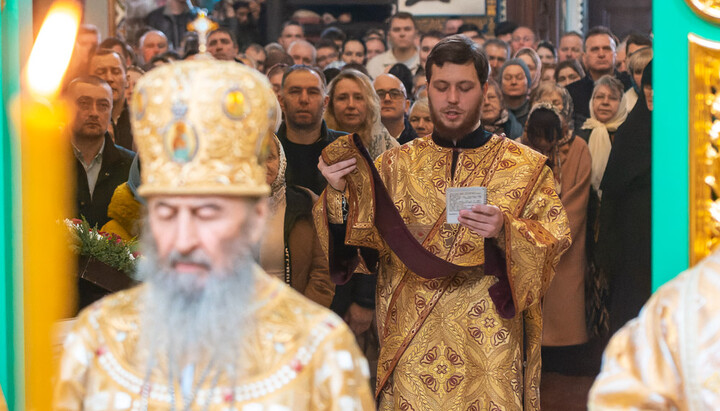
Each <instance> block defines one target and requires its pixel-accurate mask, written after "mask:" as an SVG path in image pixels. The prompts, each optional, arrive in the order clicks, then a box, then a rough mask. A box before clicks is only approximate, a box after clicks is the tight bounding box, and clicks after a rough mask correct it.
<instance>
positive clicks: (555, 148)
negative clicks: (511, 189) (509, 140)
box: [522, 101, 568, 195]
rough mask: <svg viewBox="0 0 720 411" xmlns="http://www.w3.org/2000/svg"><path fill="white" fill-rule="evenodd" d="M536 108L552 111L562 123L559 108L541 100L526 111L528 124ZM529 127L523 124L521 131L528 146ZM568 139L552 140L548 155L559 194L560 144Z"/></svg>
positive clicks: (524, 142) (529, 144)
mask: <svg viewBox="0 0 720 411" xmlns="http://www.w3.org/2000/svg"><path fill="white" fill-rule="evenodd" d="M538 109H545V110H549V111H551V112H552V113H554V114H555V115H556V116H557V119H558V120H559V121H560V124H561V125H562V124H563V114H562V113H561V112H560V110H558V109H557V107H555V106H554V105H553V104H551V103H549V102H546V101H541V102H539V103H535V104H534V105H533V106H532V108H531V109H530V113H528V124H529V123H530V120H531V119H532V115H533V113H534V112H535V111H536V110H538ZM528 128H529V127H527V124H526V125H525V133H523V139H522V142H523V144H526V145H528V146H530V147H532V143H531V141H530V138H529V137H528V136H527V130H528ZM567 139H568V135H567V134H566V135H565V136H563V137H561V138H560V139H556V140H553V142H552V149H551V150H552V154H551V155H550V156H549V157H548V166H550V168H551V169H552V171H553V176H554V177H555V191H556V192H557V193H558V195H560V192H561V189H562V162H561V161H560V154H559V152H560V146H562V145H563V144H565V143H566V142H567V141H566V140H567ZM564 141H565V142H564Z"/></svg>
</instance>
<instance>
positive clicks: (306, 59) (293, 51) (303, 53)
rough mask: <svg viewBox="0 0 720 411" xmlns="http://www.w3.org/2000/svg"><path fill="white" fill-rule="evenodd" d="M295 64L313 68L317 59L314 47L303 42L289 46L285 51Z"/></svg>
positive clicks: (298, 41)
mask: <svg viewBox="0 0 720 411" xmlns="http://www.w3.org/2000/svg"><path fill="white" fill-rule="evenodd" d="M287 52H288V54H289V55H290V57H292V59H293V62H294V63H295V64H304V65H306V66H314V65H315V59H316V57H317V50H315V47H314V46H313V45H312V44H310V43H309V42H307V41H305V40H296V41H294V42H292V43H291V44H290V47H288V50H287Z"/></svg>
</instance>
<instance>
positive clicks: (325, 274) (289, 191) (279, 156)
mask: <svg viewBox="0 0 720 411" xmlns="http://www.w3.org/2000/svg"><path fill="white" fill-rule="evenodd" d="M286 167H287V161H286V160H285V153H284V151H283V149H282V145H281V144H280V141H279V140H278V139H277V137H274V136H273V138H272V142H271V143H270V153H269V156H268V159H267V177H266V181H267V183H268V184H270V189H271V193H270V198H269V202H270V216H269V218H268V223H267V227H266V230H265V234H264V237H263V240H262V242H261V245H260V250H259V256H258V257H259V258H258V261H259V263H260V265H261V266H262V268H263V269H264V270H265V272H267V273H268V274H270V275H272V276H275V277H277V278H278V279H280V280H281V281H283V282H285V283H286V284H288V285H289V286H291V287H292V288H294V289H295V290H296V291H298V292H300V293H301V294H303V295H305V297H307V298H309V299H310V300H312V301H314V302H316V303H318V304H320V305H323V306H325V307H329V306H330V302H331V301H332V299H333V295H334V292H335V286H334V285H333V283H332V281H331V280H330V273H329V271H328V267H327V260H326V259H325V255H324V254H323V251H322V248H321V247H320V242H319V240H318V238H317V234H316V233H315V226H314V224H313V221H312V206H313V202H314V200H315V199H316V196H315V195H314V194H313V193H312V192H311V191H310V190H308V189H305V188H302V187H297V186H290V187H287V186H286V184H285V169H286Z"/></svg>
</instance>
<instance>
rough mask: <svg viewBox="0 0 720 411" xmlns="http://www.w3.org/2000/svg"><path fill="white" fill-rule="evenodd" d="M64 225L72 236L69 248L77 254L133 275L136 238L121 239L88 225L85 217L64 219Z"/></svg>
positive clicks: (136, 253)
mask: <svg viewBox="0 0 720 411" xmlns="http://www.w3.org/2000/svg"><path fill="white" fill-rule="evenodd" d="M65 225H66V226H67V227H68V229H69V230H70V235H71V236H72V243H71V248H72V249H73V250H74V251H75V252H77V253H78V254H79V255H82V256H87V257H89V258H94V259H96V260H98V261H100V262H103V263H105V264H107V265H108V266H110V267H112V268H114V269H116V270H118V271H122V272H124V273H126V274H128V275H129V276H131V277H132V276H133V275H134V273H135V264H136V263H137V259H138V257H139V256H140V254H139V253H138V252H137V251H136V250H135V249H136V247H137V241H136V240H134V239H133V240H130V241H123V239H122V238H120V237H119V236H118V235H117V234H112V233H106V232H104V231H100V230H98V229H97V227H90V224H89V223H88V222H87V220H85V218H83V219H82V220H80V219H77V218H73V219H65Z"/></svg>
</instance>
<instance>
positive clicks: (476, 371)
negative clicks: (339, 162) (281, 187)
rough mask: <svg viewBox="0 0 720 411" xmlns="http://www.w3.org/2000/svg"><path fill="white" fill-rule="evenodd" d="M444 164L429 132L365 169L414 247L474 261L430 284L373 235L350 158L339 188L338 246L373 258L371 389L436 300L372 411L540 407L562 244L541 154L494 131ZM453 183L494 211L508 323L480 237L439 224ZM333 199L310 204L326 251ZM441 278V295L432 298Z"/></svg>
mask: <svg viewBox="0 0 720 411" xmlns="http://www.w3.org/2000/svg"><path fill="white" fill-rule="evenodd" d="M349 141H351V140H347V139H345V140H343V138H342V137H341V138H340V139H338V140H337V141H336V142H335V143H334V144H333V145H331V146H329V147H328V148H327V149H326V150H337V151H340V152H341V151H343V150H349V148H348V146H349V145H350V144H351V143H348V142H349ZM331 154H333V153H331ZM334 154H336V156H335V157H336V158H340V157H343V154H338V153H334ZM344 158H347V155H345V157H344ZM452 162H453V149H452V148H445V147H441V146H439V145H437V144H436V143H435V142H434V141H433V139H432V138H431V137H425V138H419V139H416V140H413V141H412V142H410V143H408V144H405V145H404V146H402V147H399V148H395V149H391V150H389V151H387V152H385V153H383V154H382V155H381V156H380V157H379V158H378V159H377V160H376V162H375V164H376V167H377V169H378V171H379V174H380V177H381V179H382V181H383V182H384V185H385V186H386V187H387V191H388V193H389V195H390V198H391V199H392V201H393V203H394V205H395V207H396V208H397V210H398V211H399V213H400V216H401V217H402V219H403V221H404V223H405V224H406V225H407V227H408V228H409V230H410V231H411V233H412V234H413V235H414V236H415V238H416V239H417V240H418V241H419V242H420V243H422V245H423V247H424V248H425V249H427V250H429V251H431V252H432V253H433V254H435V255H436V256H439V257H441V258H443V259H445V260H447V261H449V262H452V263H454V264H456V265H460V266H469V267H477V266H479V267H477V268H474V269H471V270H465V271H461V272H459V273H458V274H455V275H452V276H448V277H445V278H438V279H433V280H427V279H424V278H421V277H420V276H418V275H417V274H415V273H413V272H410V271H409V270H408V269H407V267H406V266H405V265H404V264H403V263H402V262H401V261H400V259H399V258H398V257H397V256H396V255H395V254H394V253H393V252H392V251H391V250H390V249H389V247H388V246H387V243H386V242H385V241H384V240H383V239H382V238H381V236H380V234H379V232H378V229H377V228H376V227H375V226H374V217H373V216H374V214H373V213H374V207H375V203H374V201H373V189H372V187H371V181H370V176H369V173H368V172H367V170H366V169H363V167H362V166H361V163H360V162H358V164H359V170H358V171H357V172H353V173H351V175H350V176H349V178H350V179H351V183H352V184H348V187H355V188H356V190H355V189H353V190H355V191H356V192H355V193H350V192H348V193H347V195H348V206H349V213H348V219H347V231H346V236H345V243H346V244H348V245H353V246H363V247H370V248H375V249H377V250H379V252H380V255H379V268H378V279H377V298H376V304H377V319H378V327H379V335H380V339H381V349H380V358H379V361H378V381H379V382H380V381H382V380H383V377H385V376H386V374H388V368H389V367H390V365H389V364H390V363H391V361H392V359H393V357H395V355H396V352H397V351H398V349H399V347H400V346H401V345H402V342H403V340H404V339H405V338H406V335H408V333H410V330H411V328H412V327H413V325H414V324H415V323H416V321H417V319H418V317H419V316H420V313H421V312H422V311H423V310H424V309H425V308H426V307H427V306H428V305H429V304H431V302H432V301H433V299H435V300H436V301H437V302H436V305H435V307H434V309H433V311H432V312H431V313H430V315H429V316H428V317H427V319H426V321H425V322H424V324H423V325H422V327H421V328H420V329H419V331H418V332H417V334H416V335H415V337H414V338H413V339H412V341H411V342H410V344H409V345H408V346H407V349H406V350H405V351H404V354H403V355H402V356H401V357H400V360H399V362H398V363H397V367H396V368H395V369H394V371H393V373H392V375H391V376H390V377H389V379H388V383H387V384H386V385H385V387H384V389H383V390H382V392H380V394H379V395H380V409H381V410H383V411H386V410H415V411H421V410H463V411H464V410H488V409H507V410H517V409H522V408H523V407H524V408H525V409H539V407H540V400H539V388H540V341H541V336H542V317H541V302H540V299H541V297H542V295H543V293H544V292H545V290H546V289H547V288H548V285H549V283H550V281H551V280H552V278H553V275H554V270H555V266H556V265H557V262H558V260H559V258H560V255H561V254H562V252H563V251H564V250H566V249H567V248H568V247H569V245H570V231H569V228H568V221H567V217H566V215H565V211H564V209H563V207H562V203H561V202H560V199H559V198H558V196H557V194H556V193H555V189H554V187H555V183H554V179H553V176H552V172H551V171H550V169H549V168H548V167H546V166H545V165H544V162H545V157H543V156H542V155H540V154H538V153H536V152H535V151H532V150H530V149H529V148H527V147H525V146H523V145H521V144H519V143H516V142H513V141H511V140H509V139H506V138H503V137H499V136H496V135H494V136H492V137H491V138H490V139H489V141H488V142H486V143H485V144H484V145H482V146H480V147H478V148H472V149H463V150H462V151H460V152H459V154H458V157H457V163H456V164H457V165H456V171H455V174H454V175H451V167H452ZM460 186H485V187H487V194H488V203H489V204H493V205H496V206H498V207H499V208H500V209H501V210H502V211H503V214H504V219H505V223H504V229H503V231H502V234H501V237H500V238H498V239H497V240H492V241H497V245H498V246H499V247H500V249H501V250H503V251H504V254H505V257H506V262H507V273H508V276H509V282H510V287H511V289H512V300H513V302H514V306H515V311H516V314H515V316H514V317H513V318H511V319H503V318H501V317H500V315H499V314H498V311H497V310H496V307H495V305H494V303H493V301H492V299H491V298H490V295H489V293H488V288H489V287H490V286H491V285H493V284H495V283H496V282H497V279H496V278H495V277H492V276H485V275H484V274H483V266H482V264H483V263H484V258H485V257H484V239H483V238H482V237H481V236H479V235H478V234H476V233H474V232H472V231H470V230H468V229H466V228H464V227H462V226H460V225H450V224H446V223H445V219H446V217H445V191H446V189H447V188H448V187H460ZM349 190H350V189H349ZM341 202H342V197H341V194H340V193H339V192H337V191H335V190H333V189H332V188H330V187H328V189H327V190H326V191H325V192H324V193H323V196H322V197H321V201H320V202H318V203H317V204H316V210H315V211H316V213H315V218H316V225H317V226H318V232H319V235H320V238H321V239H322V240H323V241H322V242H323V243H324V245H327V244H328V241H329V239H328V227H329V226H328V223H338V222H340V221H341V220H342V217H341V212H342V210H341V207H340V206H339V204H341ZM326 251H327V250H326ZM446 282H447V283H448V285H447V290H446V291H445V292H444V294H442V295H440V296H439V299H438V290H440V289H442V288H443V287H445V283H446Z"/></svg>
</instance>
